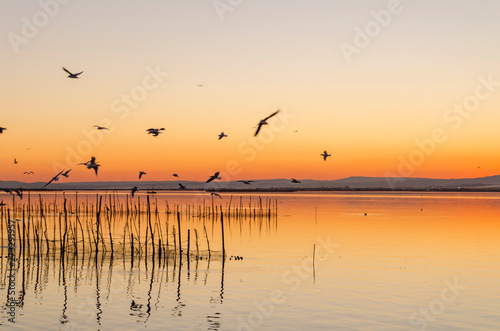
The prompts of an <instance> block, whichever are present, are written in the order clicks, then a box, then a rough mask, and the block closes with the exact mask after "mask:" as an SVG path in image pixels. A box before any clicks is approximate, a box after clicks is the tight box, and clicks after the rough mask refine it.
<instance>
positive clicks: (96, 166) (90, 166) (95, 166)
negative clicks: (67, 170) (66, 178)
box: [78, 156, 101, 176]
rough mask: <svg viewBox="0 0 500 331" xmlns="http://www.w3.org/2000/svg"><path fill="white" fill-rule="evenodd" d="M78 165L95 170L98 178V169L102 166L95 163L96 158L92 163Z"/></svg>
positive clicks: (92, 159)
mask: <svg viewBox="0 0 500 331" xmlns="http://www.w3.org/2000/svg"><path fill="white" fill-rule="evenodd" d="M78 164H79V165H80V164H81V165H84V166H86V167H87V169H94V171H95V175H96V176H97V171H98V170H99V169H98V168H99V167H100V166H101V165H100V164H97V163H96V162H95V157H94V156H92V158H91V159H90V161H87V162H85V163H78Z"/></svg>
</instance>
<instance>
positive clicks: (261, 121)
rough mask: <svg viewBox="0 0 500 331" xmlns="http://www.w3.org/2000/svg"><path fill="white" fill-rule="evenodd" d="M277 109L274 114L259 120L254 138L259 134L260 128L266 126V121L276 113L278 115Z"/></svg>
mask: <svg viewBox="0 0 500 331" xmlns="http://www.w3.org/2000/svg"><path fill="white" fill-rule="evenodd" d="M279 112H280V111H279V109H278V110H277V111H275V112H274V113H272V114H271V115H269V116H267V117H266V118H264V119H262V120H260V122H259V124H258V125H257V131H255V134H254V137H256V136H257V135H258V134H259V132H260V129H261V128H262V126H263V125H267V120H268V119H270V118H271V117H273V116H274V115H276V114H277V113H279Z"/></svg>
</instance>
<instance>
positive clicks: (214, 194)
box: [210, 192, 222, 199]
mask: <svg viewBox="0 0 500 331" xmlns="http://www.w3.org/2000/svg"><path fill="white" fill-rule="evenodd" d="M210 195H211V196H216V197H219V198H221V199H222V197H221V196H220V194H219V193H215V192H212V193H210Z"/></svg>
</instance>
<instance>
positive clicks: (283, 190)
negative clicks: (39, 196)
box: [23, 187, 500, 194]
mask: <svg viewBox="0 0 500 331" xmlns="http://www.w3.org/2000/svg"><path fill="white" fill-rule="evenodd" d="M23 191H24V192H67V191H78V192H97V191H120V192H128V191H130V189H125V188H83V189H82V188H64V189H60V188H57V189H23ZM139 192H141V193H143V192H147V194H156V193H160V192H186V193H188V192H206V193H211V192H221V193H233V192H234V193H294V192H457V193H459V192H485V193H487V192H500V188H498V187H496V188H477V187H473V188H396V189H391V188H349V189H347V188H295V189H291V188H290V189H289V188H275V189H274V188H255V189H232V188H221V189H207V190H203V189H161V188H159V189H152V190H149V189H148V190H146V189H142V190H140V191H139Z"/></svg>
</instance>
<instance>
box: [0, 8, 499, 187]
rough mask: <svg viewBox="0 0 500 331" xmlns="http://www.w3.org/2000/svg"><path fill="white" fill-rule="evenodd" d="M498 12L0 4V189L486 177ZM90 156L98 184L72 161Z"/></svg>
mask: <svg viewBox="0 0 500 331" xmlns="http://www.w3.org/2000/svg"><path fill="white" fill-rule="evenodd" d="M499 13H500V2H498V1H496V0H480V1H452V0H443V1H439V2H436V1H430V0H419V1H410V0H406V1H403V0H401V1H395V0H392V1H385V0H384V1H382V0H377V1H375V0H369V1H368V0H367V1H332V0H312V1H297V0H286V1H285V0H275V1H269V0H239V1H237V0H232V1H229V0H221V1H212V0H206V1H200V0H176V1H170V0H162V1H159V0H154V1H153V0H151V1H131V0H120V1H118V0H114V1H96V0H90V1H77V0H73V1H68V0H65V1H62V0H60V1H57V0H41V1H18V0H4V1H2V2H1V3H0V18H1V19H0V30H1V35H2V36H3V37H2V41H1V44H0V63H1V64H0V67H1V71H0V73H1V79H0V89H1V91H2V97H1V98H0V127H5V128H7V130H5V131H4V132H3V133H2V134H0V167H1V168H0V169H1V171H0V180H20V181H27V182H33V181H48V180H49V179H50V178H51V177H52V176H54V175H55V174H56V173H57V172H58V171H60V170H62V169H66V170H67V169H70V168H72V169H73V171H72V172H71V175H70V178H68V179H65V178H64V179H63V180H62V182H68V181H95V180H101V181H108V180H136V179H137V176H138V172H139V171H141V170H142V171H145V172H147V173H148V174H147V175H146V176H145V177H143V180H173V179H174V178H173V177H172V176H171V175H172V174H173V173H178V174H179V175H180V177H181V179H183V180H200V181H201V180H206V179H207V178H208V176H209V175H212V174H213V173H214V172H216V171H221V173H222V177H223V180H240V179H269V178H290V177H294V178H297V179H338V178H343V177H348V176H386V175H387V174H393V175H399V176H409V177H439V178H460V177H480V176H489V175H497V174H500V168H499V166H500V153H499V152H498V145H499V143H500V130H499V129H498V126H499V123H500V66H499V63H500V62H499V59H500V42H499V39H498V31H500V20H499V19H498V14H499ZM388 15H389V16H388ZM360 31H361V32H360ZM63 66H64V67H66V68H67V69H68V70H70V71H72V72H80V71H84V72H83V74H81V76H80V77H81V78H80V79H69V78H67V74H66V73H65V72H64V71H63V70H62V67H63ZM155 72H156V73H155ZM198 84H203V85H204V86H203V87H198V86H197V85H198ZM277 109H281V110H282V112H281V113H280V116H276V117H274V118H272V119H271V120H270V121H269V124H270V125H269V126H268V127H264V128H263V129H262V131H261V133H259V136H258V137H257V138H255V137H253V134H254V132H255V128H254V127H255V126H256V124H257V123H258V122H259V120H260V119H262V118H264V117H266V116H268V115H269V114H271V113H272V112H274V111H275V110H277ZM94 125H103V126H107V127H109V128H111V129H112V130H109V131H97V129H96V128H94V127H93V126H94ZM161 127H163V128H165V131H163V133H162V134H160V135H159V136H158V137H156V138H155V137H153V136H151V135H148V134H147V132H146V130H147V129H148V128H161ZM222 131H223V132H224V133H226V134H227V135H228V137H227V138H223V139H222V140H220V141H219V140H218V135H219V133H221V132H222ZM431 141H432V143H431ZM324 150H327V151H328V153H330V154H332V156H331V157H330V158H328V160H327V161H326V162H325V161H323V159H322V157H321V156H320V154H321V153H322V152H323V151H324ZM92 156H95V157H96V159H97V161H98V162H99V163H100V164H101V165H102V166H101V167H100V169H99V177H98V178H96V176H95V174H94V173H93V171H91V170H88V169H86V168H85V167H83V166H81V165H78V166H77V165H76V164H77V163H79V162H85V161H88V160H89V159H90V158H91V157H92ZM14 159H17V160H18V161H19V162H18V164H14ZM25 171H34V172H35V175H23V173H24V172H25Z"/></svg>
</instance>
